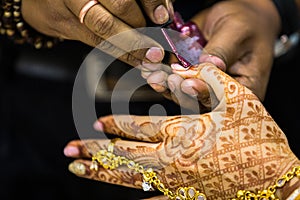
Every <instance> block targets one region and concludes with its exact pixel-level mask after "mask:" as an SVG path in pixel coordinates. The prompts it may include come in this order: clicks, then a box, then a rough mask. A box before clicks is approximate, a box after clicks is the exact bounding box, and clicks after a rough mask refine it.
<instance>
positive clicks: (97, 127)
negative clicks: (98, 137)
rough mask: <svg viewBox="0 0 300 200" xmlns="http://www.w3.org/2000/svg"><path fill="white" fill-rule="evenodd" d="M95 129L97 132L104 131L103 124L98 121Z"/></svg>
mask: <svg viewBox="0 0 300 200" xmlns="http://www.w3.org/2000/svg"><path fill="white" fill-rule="evenodd" d="M93 127H94V129H95V130H96V131H103V124H102V123H101V122H99V121H98V120H97V121H96V122H95V123H94V125H93Z"/></svg>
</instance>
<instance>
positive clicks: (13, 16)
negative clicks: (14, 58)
mask: <svg viewBox="0 0 300 200" xmlns="http://www.w3.org/2000/svg"><path fill="white" fill-rule="evenodd" d="M0 34H1V35H6V36H7V37H8V38H9V39H11V40H13V41H14V43H16V44H25V43H28V44H30V45H32V46H34V47H35V48H36V49H41V48H52V47H53V46H54V45H56V44H57V43H59V42H61V41H62V40H61V39H59V38H53V37H49V36H46V35H43V34H41V33H39V32H37V31H35V30H34V29H33V28H31V27H30V26H29V25H28V24H27V23H25V21H24V20H23V18H22V14H21V0H1V6H0Z"/></svg>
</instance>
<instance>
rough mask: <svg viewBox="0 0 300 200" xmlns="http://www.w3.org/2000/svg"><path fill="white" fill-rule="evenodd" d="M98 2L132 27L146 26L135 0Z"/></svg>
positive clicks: (101, 0) (104, 0) (102, 0)
mask: <svg viewBox="0 0 300 200" xmlns="http://www.w3.org/2000/svg"><path fill="white" fill-rule="evenodd" d="M99 2H100V3H101V4H102V5H103V6H104V7H105V8H106V9H107V10H109V11H110V13H112V14H113V15H114V16H116V17H117V18H119V19H121V20H122V21H124V22H125V23H127V24H129V25H130V26H132V27H135V28H138V27H144V26H146V20H145V18H144V16H143V13H142V11H141V9H140V7H139V5H138V4H137V3H136V1H135V0H118V1H110V0H99Z"/></svg>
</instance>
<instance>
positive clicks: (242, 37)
mask: <svg viewBox="0 0 300 200" xmlns="http://www.w3.org/2000/svg"><path fill="white" fill-rule="evenodd" d="M216 24H218V25H213V26H215V27H210V29H211V30H210V31H209V32H210V34H209V35H208V36H207V38H208V42H207V44H206V46H205V48H204V49H203V53H202V54H201V55H200V57H199V62H200V63H203V62H210V63H212V64H214V65H216V66H217V67H219V68H220V69H221V70H222V71H226V67H229V66H231V65H233V64H234V63H235V62H236V61H237V60H238V59H239V58H240V57H241V56H242V55H243V54H244V53H245V52H246V50H247V46H246V45H247V41H248V40H247V39H249V38H250V36H249V31H248V32H247V30H246V28H244V29H243V28H241V27H239V26H240V25H239V23H232V24H230V23H228V22H223V23H222V24H221V25H220V24H219V23H216Z"/></svg>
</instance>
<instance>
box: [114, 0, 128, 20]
mask: <svg viewBox="0 0 300 200" xmlns="http://www.w3.org/2000/svg"><path fill="white" fill-rule="evenodd" d="M111 4H112V8H113V12H114V14H115V15H117V16H124V15H127V14H128V11H129V10H130V8H131V7H132V5H133V2H132V0H118V1H112V3H111Z"/></svg>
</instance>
